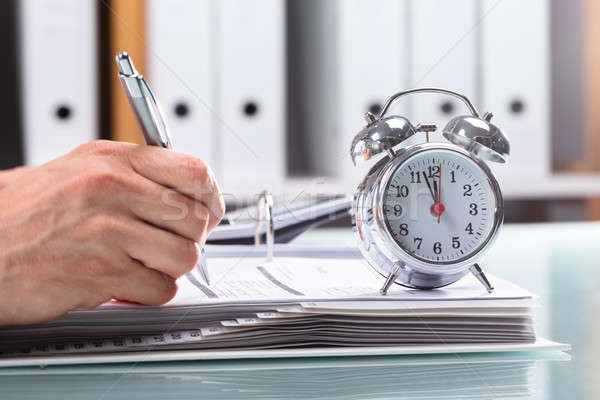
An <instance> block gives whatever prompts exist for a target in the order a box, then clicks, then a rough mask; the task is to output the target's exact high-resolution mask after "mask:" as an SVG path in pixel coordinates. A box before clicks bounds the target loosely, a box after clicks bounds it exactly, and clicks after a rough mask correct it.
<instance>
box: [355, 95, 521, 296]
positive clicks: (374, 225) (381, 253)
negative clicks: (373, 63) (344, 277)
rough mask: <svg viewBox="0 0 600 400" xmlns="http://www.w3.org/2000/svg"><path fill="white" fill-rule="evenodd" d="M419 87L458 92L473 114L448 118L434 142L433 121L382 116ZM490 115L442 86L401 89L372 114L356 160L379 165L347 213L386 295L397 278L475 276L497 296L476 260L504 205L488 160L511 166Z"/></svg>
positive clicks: (433, 280) (417, 281) (414, 282)
mask: <svg viewBox="0 0 600 400" xmlns="http://www.w3.org/2000/svg"><path fill="white" fill-rule="evenodd" d="M415 93H440V94H444V95H448V96H453V97H455V98H458V99H459V100H461V101H462V102H463V103H464V104H465V105H466V107H467V108H468V109H469V111H470V115H461V116H457V117H454V118H452V119H451V120H450V121H449V122H448V123H447V124H446V126H445V127H444V128H443V131H442V136H443V137H444V138H445V139H446V141H445V142H431V141H430V138H429V136H430V134H431V133H432V132H435V131H436V130H437V126H436V125H434V124H417V125H414V124H413V123H411V122H410V121H409V120H408V119H407V118H405V117H403V116H400V115H389V116H386V112H387V111H388V109H389V107H390V106H391V104H392V103H393V102H395V101H396V100H398V99H399V98H400V97H403V96H407V95H411V94H415ZM491 118H492V114H491V113H485V114H483V115H480V114H479V112H478V111H477V109H476V108H475V107H474V106H473V104H472V103H471V101H470V100H469V99H468V98H467V97H466V96H464V95H462V94H460V93H457V92H454V91H450V90H446V89H438V88H421V89H412V90H407V91H404V92H399V93H396V94H394V95H393V96H392V97H390V98H389V99H388V100H387V101H386V103H385V104H384V106H383V108H382V110H381V113H380V114H379V115H378V116H375V115H373V114H372V113H367V114H366V117H365V119H366V122H367V125H366V126H365V127H364V128H363V129H362V130H361V131H360V132H359V133H358V134H357V135H356V136H355V137H354V140H353V141H352V146H351V150H350V151H351V157H352V161H353V163H354V164H355V165H356V164H358V163H360V162H367V161H371V162H374V163H375V164H374V165H373V167H372V168H371V169H370V171H369V172H368V173H367V175H366V177H365V178H364V179H363V180H362V181H361V183H360V184H359V185H358V188H357V190H356V192H355V195H354V197H353V202H352V208H351V215H352V224H353V230H354V233H355V236H356V238H357V241H358V246H359V248H360V251H361V253H362V254H363V256H364V257H365V259H366V260H367V261H368V262H369V264H370V265H371V266H372V267H373V268H374V269H375V270H376V271H378V272H379V273H380V274H382V275H383V276H384V277H385V282H384V283H383V286H382V288H381V289H380V292H381V294H382V295H385V294H386V293H387V291H388V289H389V288H390V286H391V285H392V283H397V284H400V285H402V286H406V287H409V288H415V289H435V288H439V287H442V286H446V285H449V284H451V283H453V282H456V281H457V280H458V279H460V278H462V277H463V276H465V275H466V274H468V273H469V272H471V273H473V274H474V275H475V276H476V277H477V279H478V280H479V281H480V282H481V283H482V284H483V286H484V287H485V288H486V290H487V291H488V292H492V290H493V287H492V285H491V284H490V282H489V280H488V279H487V277H486V275H485V274H484V272H483V271H482V269H481V266H480V264H481V261H482V259H483V257H484V256H485V254H486V252H487V251H488V250H489V249H490V247H491V246H492V244H493V243H494V240H495V238H496V237H497V235H498V232H499V231H500V227H501V225H502V222H503V219H504V211H503V210H504V208H503V200H502V193H501V191H500V186H499V185H498V181H497V180H496V178H495V177H494V174H493V173H492V171H491V170H490V168H489V167H488V165H487V163H488V162H497V163H504V162H506V160H507V158H508V155H509V153H510V145H509V141H508V138H507V137H506V135H505V134H504V133H503V132H502V131H501V130H500V129H499V128H498V127H497V126H495V125H494V124H492V123H491V122H490V121H491ZM418 133H424V134H425V138H424V140H423V141H422V143H417V144H410V145H407V144H406V141H407V139H409V138H411V137H413V136H414V135H417V134H418ZM411 142H414V140H413V141H411Z"/></svg>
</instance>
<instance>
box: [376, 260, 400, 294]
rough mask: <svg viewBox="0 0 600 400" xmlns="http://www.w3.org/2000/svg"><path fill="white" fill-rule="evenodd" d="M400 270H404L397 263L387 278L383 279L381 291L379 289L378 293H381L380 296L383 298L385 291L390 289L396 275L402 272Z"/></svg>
mask: <svg viewBox="0 0 600 400" xmlns="http://www.w3.org/2000/svg"><path fill="white" fill-rule="evenodd" d="M402 268H404V264H403V263H401V262H397V263H395V264H394V268H393V269H392V272H390V274H389V275H388V277H387V278H386V279H385V282H384V283H383V286H382V287H381V289H379V293H381V295H382V296H385V295H386V294H387V291H388V289H389V288H390V286H392V283H394V281H395V280H396V278H397V277H398V275H400V271H402Z"/></svg>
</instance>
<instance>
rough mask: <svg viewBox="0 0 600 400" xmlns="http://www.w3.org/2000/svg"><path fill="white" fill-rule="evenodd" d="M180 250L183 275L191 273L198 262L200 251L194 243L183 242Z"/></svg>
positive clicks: (189, 241)
mask: <svg viewBox="0 0 600 400" xmlns="http://www.w3.org/2000/svg"><path fill="white" fill-rule="evenodd" d="M183 243H184V244H183V246H182V249H181V253H180V254H181V265H182V269H183V270H184V271H183V273H186V272H189V271H191V270H192V269H193V268H194V267H195V266H196V264H198V261H199V260H200V251H199V249H198V246H197V245H196V243H195V242H192V241H191V240H185V241H184V242H183Z"/></svg>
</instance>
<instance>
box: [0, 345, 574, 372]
mask: <svg viewBox="0 0 600 400" xmlns="http://www.w3.org/2000/svg"><path fill="white" fill-rule="evenodd" d="M569 350H571V345H570V344H565V343H558V342H553V341H551V340H548V339H543V338H538V339H537V340H536V341H535V342H533V343H518V344H514V343H498V344H489V343H485V344H452V345H419V346H388V347H321V348H304V349H271V350H219V351H212V350H164V351H163V350H159V351H152V350H148V351H144V352H122V353H104V354H68V355H67V354H64V355H63V354H59V355H53V356H50V357H43V356H20V357H10V358H3V359H2V358H0V368H5V367H26V366H40V367H43V366H47V365H74V364H106V363H126V362H160V361H163V362H164V361H206V360H235V359H240V360H245V359H267V358H273V359H279V358H308V357H362V356H384V355H387V356H391V355H416V354H448V353H456V354H461V353H496V352H524V351H563V352H564V351H569Z"/></svg>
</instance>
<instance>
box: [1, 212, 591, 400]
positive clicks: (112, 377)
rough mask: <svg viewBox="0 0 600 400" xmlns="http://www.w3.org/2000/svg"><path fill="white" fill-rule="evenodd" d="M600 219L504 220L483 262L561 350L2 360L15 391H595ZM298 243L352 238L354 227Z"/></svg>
mask: <svg viewBox="0 0 600 400" xmlns="http://www.w3.org/2000/svg"><path fill="white" fill-rule="evenodd" d="M599 239H600V224H599V223H577V224H536V225H506V226H505V227H504V229H503V231H502V232H501V234H500V237H499V239H498V242H497V244H496V245H495V246H494V248H493V250H492V251H491V252H490V254H489V256H488V259H487V262H486V263H485V268H486V270H487V271H490V272H491V273H493V274H495V275H498V276H500V277H503V278H506V279H509V280H512V281H515V282H517V283H519V284H520V285H521V286H523V287H525V288H527V289H529V290H531V291H532V292H534V293H536V294H538V295H539V296H540V298H541V302H542V307H541V308H540V309H539V310H538V312H537V315H536V325H537V331H538V334H539V335H540V336H544V337H547V338H549V339H552V340H556V341H559V342H565V343H571V344H572V345H573V350H572V351H571V353H570V357H569V355H566V354H564V353H549V354H544V353H507V354H469V355H464V354H461V355H451V354H450V355H438V356H435V355H434V356H431V355H430V356H389V357H346V358H339V359H297V360H247V361H210V362H206V361H204V362H171V363H146V364H143V363H139V364H112V365H92V366H57V367H48V368H46V369H39V368H10V369H0V398H15V399H34V398H35V399H39V398H45V399H50V398H60V399H70V398H73V399H75V398H77V399H99V398H106V399H109V398H110V399H113V398H116V399H121V398H123V399H125V398H128V399H130V398H144V399H171V398H177V399H187V398H190V399H191V398H207V399H229V398H231V399H233V398H235V399H239V398H243V399H258V398H261V399H263V398H272V399H302V398H308V399H317V398H320V399H387V398H403V399H412V398H415V399H444V398H449V399H496V398H509V399H567V398H568V399H598V398H600V372H599V370H600V369H599V367H600V361H597V360H598V359H600V357H599V356H600V319H599V318H597V317H596V312H597V311H598V310H599V309H600V296H599V295H598V293H599V291H598V288H599V286H600V285H599V284H600V269H599V267H600V240H599ZM296 242H297V243H302V244H317V243H318V244H353V237H352V235H351V232H350V231H349V230H348V229H333V230H326V229H322V230H315V231H312V232H308V233H306V234H305V235H303V236H301V237H300V238H298V239H297V240H296Z"/></svg>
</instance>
